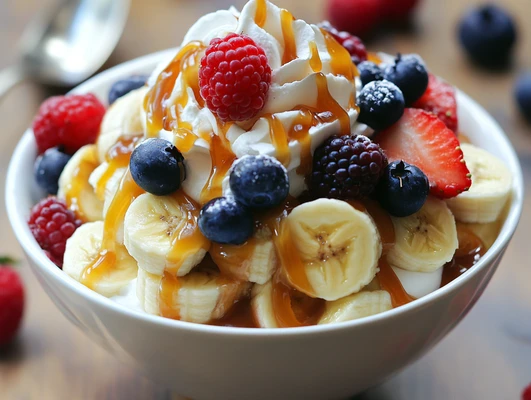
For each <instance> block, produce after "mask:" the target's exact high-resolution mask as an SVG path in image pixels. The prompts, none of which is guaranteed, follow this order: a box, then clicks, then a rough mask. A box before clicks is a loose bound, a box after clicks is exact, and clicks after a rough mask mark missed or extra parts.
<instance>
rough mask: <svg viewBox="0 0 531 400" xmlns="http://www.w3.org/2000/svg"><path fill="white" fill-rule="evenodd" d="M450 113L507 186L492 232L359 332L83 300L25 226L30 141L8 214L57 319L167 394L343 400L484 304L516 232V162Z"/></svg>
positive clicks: (466, 115)
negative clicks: (461, 268) (471, 259)
mask: <svg viewBox="0 0 531 400" xmlns="http://www.w3.org/2000/svg"><path fill="white" fill-rule="evenodd" d="M171 53H172V51H171V50H169V51H166V52H161V53H156V54H152V55H148V56H145V57H142V58H139V59H136V60H133V61H130V62H127V63H125V64H122V65H120V66H117V67H115V68H113V69H110V70H108V71H106V72H103V73H102V74H100V75H98V76H96V77H94V78H92V79H90V80H89V81H87V82H85V83H84V84H82V85H81V86H79V87H78V88H76V89H75V90H74V92H76V93H82V92H93V93H95V94H96V95H98V96H99V97H100V98H102V99H104V98H106V95H107V90H108V89H109V87H110V85H111V84H112V83H113V82H114V81H115V80H116V79H118V78H120V77H124V76H127V75H130V74H133V73H149V72H151V70H152V69H153V68H154V67H155V65H156V64H157V63H158V62H159V61H160V60H162V59H163V58H165V57H168V55H170V54H171ZM458 103H459V113H460V124H461V129H462V131H463V132H466V134H467V135H469V137H470V138H471V139H472V141H473V142H476V143H477V144H478V145H480V146H481V147H484V148H485V149H487V150H489V151H490V152H492V153H494V154H496V155H498V156H499V157H500V158H502V159H503V160H504V161H505V162H506V164H507V165H508V166H509V168H510V169H511V171H512V173H513V176H514V185H513V195H512V199H511V205H510V210H509V213H508V216H507V219H506V221H505V223H504V225H503V228H502V230H501V233H500V235H499V237H498V239H497V240H496V242H495V243H494V245H493V246H492V248H491V249H490V250H489V251H488V252H487V254H486V255H485V256H484V257H483V258H482V259H481V261H480V262H479V263H478V264H476V265H475V266H474V267H473V268H472V269H471V270H469V271H468V272H466V273H465V274H463V275H462V276H460V277H459V278H457V279H455V280H454V281H453V282H451V283H450V284H448V285H447V286H445V287H443V288H442V289H439V290H437V291H436V292H434V293H431V294H429V295H427V296H425V297H422V298H421V299H419V300H416V301H414V302H412V303H410V304H407V305H405V306H403V307H400V308H397V309H393V310H391V311H388V312H386V313H383V314H379V315H375V316H372V317H368V318H364V319H361V320H357V321H351V322H346V323H342V324H337V325H325V326H311V327H304V328H296V329H276V330H271V329H244V328H225V327H216V326H208V325H197V324H191V323H186V322H181V321H174V320H170V319H164V318H161V317H156V316H151V315H148V314H144V313H139V312H135V311H132V310H129V309H127V308H125V307H122V306H120V305H118V304H116V303H114V302H112V301H111V300H109V299H107V298H105V297H103V296H100V295H99V294H97V293H95V292H93V291H91V290H89V289H87V288H86V287H85V286H83V285H81V284H80V283H78V282H76V281H74V280H73V279H71V278H70V277H68V276H67V275H66V274H64V273H63V272H62V271H61V270H60V269H58V268H57V267H56V266H55V265H54V264H52V263H51V262H50V261H49V260H48V259H47V258H46V256H45V255H44V253H43V252H42V251H41V249H40V248H39V246H38V244H37V243H36V241H35V240H34V239H33V237H32V235H31V233H30V231H29V229H28V227H27V224H26V220H27V218H28V215H29V210H30V207H31V206H32V205H33V204H34V203H35V202H36V201H37V200H38V199H39V193H38V191H37V189H36V187H35V185H34V184H33V178H32V177H33V173H32V171H33V162H34V159H35V155H36V147H35V142H34V140H33V136H32V133H31V131H27V132H26V133H25V134H24V136H23V137H22V139H21V140H20V143H19V144H18V146H17V148H16V150H15V152H14V154H13V158H12V160H11V164H10V166H9V170H8V175H7V183H6V204H7V212H8V215H9V219H10V221H11V224H12V227H13V230H14V232H15V234H16V236H17V238H18V240H19V242H20V244H21V245H22V247H23V249H24V251H25V253H26V255H27V258H28V260H29V264H30V266H31V268H32V270H33V272H34V273H35V275H36V276H37V278H38V279H39V281H40V282H41V284H42V286H43V287H44V289H45V291H46V292H47V293H48V295H49V296H50V298H51V299H52V300H53V301H54V302H55V304H56V305H57V307H58V308H59V309H60V310H61V311H62V312H63V314H64V315H65V316H66V317H67V318H68V319H69V320H70V321H72V323H74V324H75V325H77V326H78V327H80V329H82V330H83V332H85V333H86V334H87V335H88V336H90V337H91V338H92V339H93V340H94V341H95V342H97V343H99V344H100V345H101V346H103V347H104V348H106V349H107V350H108V351H109V352H111V353H113V354H114V355H115V356H116V357H118V358H119V359H121V360H123V361H124V362H127V363H130V364H132V365H134V366H136V367H139V368H140V369H142V370H144V371H145V372H146V374H147V375H149V376H151V377H152V378H154V379H155V380H157V381H159V382H160V383H161V384H163V385H166V386H167V387H169V388H171V389H173V390H174V391H175V392H176V393H178V394H181V395H183V396H186V397H190V398H193V399H196V400H198V399H216V400H220V399H268V400H269V399H306V400H309V399H340V398H345V397H348V396H350V395H353V394H356V393H359V392H361V391H363V390H365V389H367V388H369V387H371V386H373V385H375V384H377V383H379V382H381V381H382V380H384V379H385V378H387V377H389V376H390V375H391V374H393V373H396V372H397V371H398V370H400V369H401V368H403V367H404V366H406V365H408V364H409V363H411V362H413V361H415V360H416V359H418V358H419V357H420V356H422V355H423V354H424V353H425V352H427V351H428V350H429V349H430V348H432V347H433V346H434V345H435V344H437V343H438V342H439V341H440V340H441V339H442V338H443V337H444V336H445V335H446V334H447V333H448V332H449V331H450V330H451V329H452V328H454V327H455V325H456V324H457V323H458V322H459V321H460V320H461V319H462V318H463V317H464V316H465V315H466V313H467V312H468V311H469V310H470V308H471V307H472V306H473V305H474V304H475V302H476V301H477V300H478V298H479V297H480V295H481V294H482V292H483V290H484V289H485V287H486V285H487V283H488V282H489V280H490V278H491V277H492V275H493V274H494V271H495V270H496V268H497V267H498V264H499V262H500V259H501V258H502V256H503V253H504V252H505V250H506V248H507V245H508V244H509V241H510V239H511V236H512V235H513V233H514V231H515V229H516V226H517V223H518V219H519V217H520V213H521V209H522V201H523V180H522V172H521V169H520V165H519V163H518V159H517V157H516V154H515V152H514V150H513V148H512V146H511V144H510V142H509V140H508V139H507V137H506V136H505V135H504V133H503V131H502V129H501V128H500V127H499V125H498V124H497V123H496V122H495V121H494V120H493V119H492V117H490V116H489V115H488V114H487V113H486V112H485V111H484V110H483V109H482V108H481V107H480V106H479V105H478V104H477V103H475V102H474V101H473V100H471V99H470V98H469V97H468V96H466V95H465V94H463V93H459V96H458ZM465 351H466V350H465Z"/></svg>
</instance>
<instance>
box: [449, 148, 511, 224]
mask: <svg viewBox="0 0 531 400" xmlns="http://www.w3.org/2000/svg"><path fill="white" fill-rule="evenodd" d="M461 149H462V150H463V155H464V157H465V161H466V165H467V167H468V169H469V170H470V173H471V174H472V186H471V187H470V189H469V190H468V191H466V192H463V193H461V194H460V195H459V196H457V197H454V198H452V199H448V200H446V203H447V204H448V207H450V210H452V212H453V213H454V215H455V218H456V219H457V220H458V221H462V222H480V223H486V222H493V221H496V220H497V219H498V217H499V216H500V213H501V212H502V210H503V207H504V205H505V204H506V203H507V199H508V198H509V194H510V192H511V185H512V176H511V172H510V171H509V169H508V168H507V167H506V166H505V164H504V163H503V161H501V160H500V159H499V158H498V157H496V156H494V155H492V154H490V153H489V152H488V151H486V150H483V149H480V148H479V147H476V146H474V145H472V144H468V143H463V144H462V145H461Z"/></svg>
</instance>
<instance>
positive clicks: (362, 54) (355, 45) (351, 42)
mask: <svg viewBox="0 0 531 400" xmlns="http://www.w3.org/2000/svg"><path fill="white" fill-rule="evenodd" d="M319 27H320V28H321V29H324V30H325V31H327V32H328V33H330V34H331V35H332V36H333V37H334V39H336V40H337V41H338V42H339V44H341V46H343V47H344V48H345V49H346V50H347V51H348V52H349V54H350V59H351V60H352V62H353V63H354V64H356V65H358V64H359V63H361V62H363V61H365V60H367V49H366V48H365V45H364V44H363V42H362V41H361V39H360V38H359V37H357V36H354V35H352V34H351V33H348V32H346V31H342V32H339V31H338V30H337V29H336V28H334V27H333V26H332V25H331V24H330V22H328V21H324V22H321V23H320V24H319Z"/></svg>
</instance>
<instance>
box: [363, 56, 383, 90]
mask: <svg viewBox="0 0 531 400" xmlns="http://www.w3.org/2000/svg"><path fill="white" fill-rule="evenodd" d="M358 72H359V73H360V80H361V86H365V85H366V84H367V83H369V82H372V81H381V80H382V79H383V71H382V69H381V68H380V67H379V66H378V65H376V64H375V63H373V62H371V61H363V62H362V63H359V64H358Z"/></svg>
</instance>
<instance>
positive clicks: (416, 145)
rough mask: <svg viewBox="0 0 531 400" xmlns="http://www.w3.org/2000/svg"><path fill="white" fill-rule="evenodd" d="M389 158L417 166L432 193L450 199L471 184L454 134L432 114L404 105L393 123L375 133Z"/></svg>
mask: <svg viewBox="0 0 531 400" xmlns="http://www.w3.org/2000/svg"><path fill="white" fill-rule="evenodd" d="M375 141H376V142H377V143H379V144H380V146H381V147H382V149H383V150H384V151H385V154H386V155H387V157H388V158H389V160H390V161H395V160H404V161H405V162H407V163H409V164H413V165H416V166H417V167H418V168H420V169H421V170H422V171H423V172H424V173H425V174H426V176H427V177H428V179H429V181H430V188H431V193H432V194H434V195H436V196H438V197H441V198H450V197H454V196H457V195H458V194H459V193H461V192H463V191H465V190H468V189H469V188H470V185H471V183H472V181H471V179H470V172H469V170H468V168H467V166H466V164H465V162H464V159H463V152H462V151H461V148H460V147H459V141H458V140H457V138H456V136H455V134H454V133H453V132H452V131H451V130H450V129H448V128H447V127H446V125H445V124H444V122H442V121H441V120H440V119H439V118H437V117H436V116H435V115H433V114H431V113H428V112H426V111H424V110H419V109H414V108H407V109H406V110H405V111H404V115H403V116H402V118H401V119H400V121H398V122H397V123H396V124H395V125H393V126H391V127H390V128H388V129H386V130H385V131H382V132H380V133H378V135H377V137H376V139H375Z"/></svg>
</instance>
